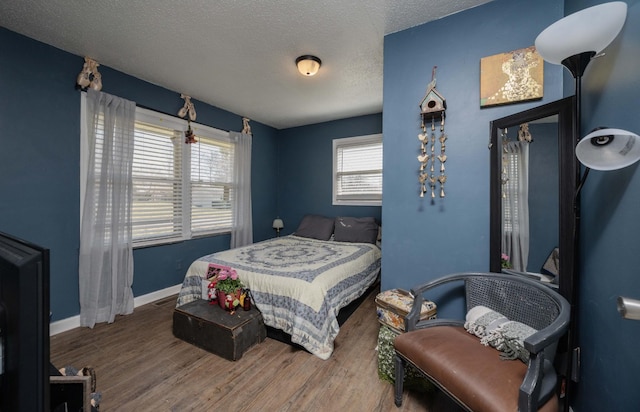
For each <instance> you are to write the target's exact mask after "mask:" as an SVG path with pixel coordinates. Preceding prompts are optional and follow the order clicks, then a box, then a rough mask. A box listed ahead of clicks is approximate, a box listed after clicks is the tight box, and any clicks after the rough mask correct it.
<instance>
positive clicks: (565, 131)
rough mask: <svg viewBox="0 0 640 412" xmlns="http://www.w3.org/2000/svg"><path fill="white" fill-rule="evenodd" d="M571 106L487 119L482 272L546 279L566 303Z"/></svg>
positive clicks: (570, 268) (571, 262)
mask: <svg viewBox="0 0 640 412" xmlns="http://www.w3.org/2000/svg"><path fill="white" fill-rule="evenodd" d="M573 107H574V106H573V97H569V98H566V99H562V100H558V101H556V102H552V103H548V104H546V105H542V106H539V107H536V108H533V109H529V110H526V111H523V112H520V113H516V114H513V115H510V116H507V117H504V118H501V119H497V120H494V121H492V122H491V145H490V147H491V183H490V186H491V195H490V200H491V204H490V210H491V216H490V234H491V236H490V257H489V264H490V268H489V269H490V270H491V271H492V272H500V271H505V272H509V273H515V272H518V273H520V274H525V275H530V276H535V277H536V278H538V279H543V280H546V281H554V282H556V283H558V284H559V289H560V293H561V294H563V295H564V296H565V297H566V298H567V299H568V300H569V301H570V302H571V299H570V295H572V285H573V276H574V268H575V256H576V255H575V253H576V250H575V228H576V221H575V220H576V219H575V203H574V200H575V199H574V196H575V188H576V184H577V179H578V163H577V160H576V159H575V151H574V150H575V138H574V133H573V131H574V129H573V120H572V119H573V115H572V114H573ZM507 256H508V259H505V258H506V257H507ZM559 256H562V259H559ZM534 274H535V275H534ZM544 275H546V277H545V276H544Z"/></svg>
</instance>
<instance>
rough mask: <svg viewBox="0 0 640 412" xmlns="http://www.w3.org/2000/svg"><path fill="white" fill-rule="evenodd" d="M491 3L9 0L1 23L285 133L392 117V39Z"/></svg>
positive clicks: (470, 0) (3, 4) (0, 12)
mask: <svg viewBox="0 0 640 412" xmlns="http://www.w3.org/2000/svg"><path fill="white" fill-rule="evenodd" d="M488 1H490V0H457V1H456V0H402V1H399V0H322V1H320V0H260V1H259V0H254V1H248V0H246V1H242V0H237V1H233V0H226V1H224V0H188V1H176V0H135V1H123V0H102V1H98V0H82V1H79V0H76V1H72V0H2V1H1V2H0V26H3V27H6V28H7V29H9V30H12V31H15V32H18V33H21V34H24V35H26V36H28V37H31V38H34V39H36V40H39V41H42V42H44V43H47V44H50V45H53V46H55V47H57V48H59V49H62V50H65V51H68V52H70V53H73V54H76V55H79V56H88V57H92V58H93V59H95V60H97V61H98V62H99V63H100V64H102V65H105V66H109V67H111V68H114V69H116V70H120V71H122V72H125V73H128V74H130V75H133V76H135V77H137V78H140V79H142V80H146V81H148V82H151V83H154V84H157V85H160V86H163V87H165V88H167V89H170V90H175V91H176V92H178V93H185V94H188V95H190V96H192V97H193V98H194V99H197V100H200V101H203V102H206V103H209V104H212V105H214V106H217V107H219V108H222V109H225V110H228V111H230V112H233V113H236V114H239V115H242V116H246V117H249V118H251V119H252V120H255V121H259V122H261V123H264V124H267V125H270V126H273V127H276V128H278V129H282V128H287V127H293V126H301V125H306V124H312V123H318V122H323V121H328V120H335V119H341V118H347V117H352V116H358V115H364V114H371V113H378V112H380V111H382V65H383V64H382V63H383V59H382V55H383V37H384V35H385V34H389V33H393V32H396V31H400V30H404V29H407V28H409V27H413V26H416V25H419V24H422V23H425V22H428V21H431V20H435V19H438V18H441V17H443V16H446V15H449V14H452V13H456V12H458V11H461V10H465V9H468V8H470V7H475V6H477V5H480V4H484V3H487V2H488ZM303 54H313V55H316V56H318V57H319V58H320V59H322V67H321V68H320V72H319V73H318V74H317V75H316V76H314V77H304V76H302V75H300V74H299V73H298V72H297V70H296V67H295V59H296V57H298V56H300V55H303ZM80 69H81V64H80V62H79V63H78V72H79V71H80ZM108 82H109V79H108V78H103V83H104V84H105V85H107V86H106V89H108ZM177 99H179V96H176V100H177ZM196 109H197V106H196Z"/></svg>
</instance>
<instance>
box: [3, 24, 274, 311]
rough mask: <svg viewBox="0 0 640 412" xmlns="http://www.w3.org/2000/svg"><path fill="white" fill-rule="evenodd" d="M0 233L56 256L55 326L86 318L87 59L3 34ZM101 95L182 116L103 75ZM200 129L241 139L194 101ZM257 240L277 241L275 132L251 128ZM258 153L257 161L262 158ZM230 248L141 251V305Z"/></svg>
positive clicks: (135, 84) (155, 97)
mask: <svg viewBox="0 0 640 412" xmlns="http://www.w3.org/2000/svg"><path fill="white" fill-rule="evenodd" d="M0 56H2V63H1V64H0V96H1V99H0V142H1V150H0V197H1V198H0V231H3V232H7V233H10V234H13V235H15V236H18V237H21V238H23V239H26V240H29V241H32V242H34V243H37V244H40V245H43V246H46V247H48V248H50V249H51V310H52V311H53V318H52V319H53V320H59V319H64V318H68V317H71V316H74V315H77V314H79V311H80V306H79V303H78V248H79V232H80V223H79V220H80V218H79V213H80V205H79V204H80V200H79V199H80V194H79V193H80V192H79V189H80V187H79V185H80V183H79V182H80V180H79V179H80V177H79V176H80V172H79V170H80V150H79V142H80V92H78V91H76V90H75V88H74V86H75V78H76V76H77V74H78V73H79V71H80V69H81V68H82V64H83V58H82V57H79V56H75V55H72V54H69V53H66V52H63V51H61V50H59V49H55V48H53V47H51V46H48V45H45V44H43V43H40V42H37V41H34V40H31V39H28V38H26V37H23V36H21V35H18V34H16V33H13V32H11V31H8V30H6V29H4V28H0ZM100 72H101V73H102V77H103V84H104V88H103V91H105V92H107V93H111V94H115V95H118V96H121V97H124V98H126V99H130V100H134V101H136V102H137V103H138V104H141V105H144V106H147V107H149V108H151V109H154V110H158V111H162V112H167V113H176V112H177V110H178V109H179V108H180V107H181V106H182V103H183V102H182V100H181V99H180V97H179V92H178V91H170V90H166V89H163V88H161V87H158V86H155V85H152V84H150V83H147V82H144V81H141V80H139V79H136V78H134V77H131V76H129V75H126V74H123V73H121V72H117V71H115V70H111V69H110V68H108V67H105V66H101V67H100ZM194 103H195V104H196V107H197V109H198V122H199V123H203V124H206V125H210V126H213V127H217V128H220V129H225V130H240V129H241V128H242V118H241V116H239V115H235V114H232V113H229V112H226V111H224V110H220V109H217V108H215V107H212V106H209V105H206V104H204V103H202V102H198V101H194ZM252 130H253V134H254V138H253V153H254V154H253V160H252V181H253V186H252V187H253V189H252V196H253V222H254V239H255V240H263V239H266V238H267V237H271V236H272V229H271V222H272V219H273V216H274V215H276V214H277V209H276V204H277V203H276V202H277V199H276V196H275V195H274V193H275V190H276V187H277V182H276V178H277V174H276V171H275V169H274V168H273V167H272V165H273V164H274V163H275V161H276V158H277V156H276V154H277V140H276V137H277V131H276V130H275V129H273V128H271V127H267V126H264V125H262V124H259V123H257V122H252ZM257 154H259V156H258V155H257ZM228 248H229V235H222V236H211V237H206V238H200V239H194V240H191V241H186V242H180V243H176V244H172V245H166V246H158V247H149V248H143V249H136V250H135V251H134V260H135V269H134V284H133V292H134V295H135V296H139V295H143V294H146V293H149V292H153V291H156V290H159V289H164V288H166V287H170V286H173V285H176V284H179V283H181V282H182V279H183V278H184V274H185V271H186V269H187V267H188V265H189V264H190V262H191V261H193V260H194V259H195V258H197V257H199V256H202V255H204V254H207V253H212V252H214V251H217V250H222V249H228Z"/></svg>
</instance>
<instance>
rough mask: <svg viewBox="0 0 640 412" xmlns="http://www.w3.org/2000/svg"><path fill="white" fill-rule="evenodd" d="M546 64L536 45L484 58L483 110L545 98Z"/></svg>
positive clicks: (482, 63) (482, 76) (481, 80)
mask: <svg viewBox="0 0 640 412" xmlns="http://www.w3.org/2000/svg"><path fill="white" fill-rule="evenodd" d="M543 91H544V61H543V59H542V57H541V56H540V55H539V54H538V52H536V48H535V46H531V47H527V48H525V49H519V50H514V51H511V52H507V53H500V54H495V55H493V56H488V57H483V58H482V59H480V107H487V106H496V105H501V104H510V103H517V102H522V101H527V100H536V99H542V96H543Z"/></svg>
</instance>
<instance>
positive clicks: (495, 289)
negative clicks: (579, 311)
mask: <svg viewBox="0 0 640 412" xmlns="http://www.w3.org/2000/svg"><path fill="white" fill-rule="evenodd" d="M465 292H466V304H467V311H469V310H470V309H471V308H473V307H475V306H479V305H481V306H486V307H488V308H489V309H492V310H494V311H496V312H499V313H501V314H503V315H504V316H506V317H507V318H508V319H509V320H513V321H517V322H520V323H524V324H526V325H529V326H530V327H532V328H534V329H536V330H541V329H544V328H545V327H546V326H548V325H550V324H551V323H552V322H553V321H554V320H555V319H556V318H557V317H558V315H559V314H560V309H561V307H560V305H559V303H558V302H557V300H556V298H555V296H553V292H552V291H551V289H549V288H548V287H547V286H545V285H543V284H540V283H536V282H534V281H529V280H528V279H523V278H518V277H509V278H505V277H496V276H495V275H492V276H486V275H484V276H483V275H482V274H478V275H474V276H470V277H468V278H467V279H466V280H465Z"/></svg>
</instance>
